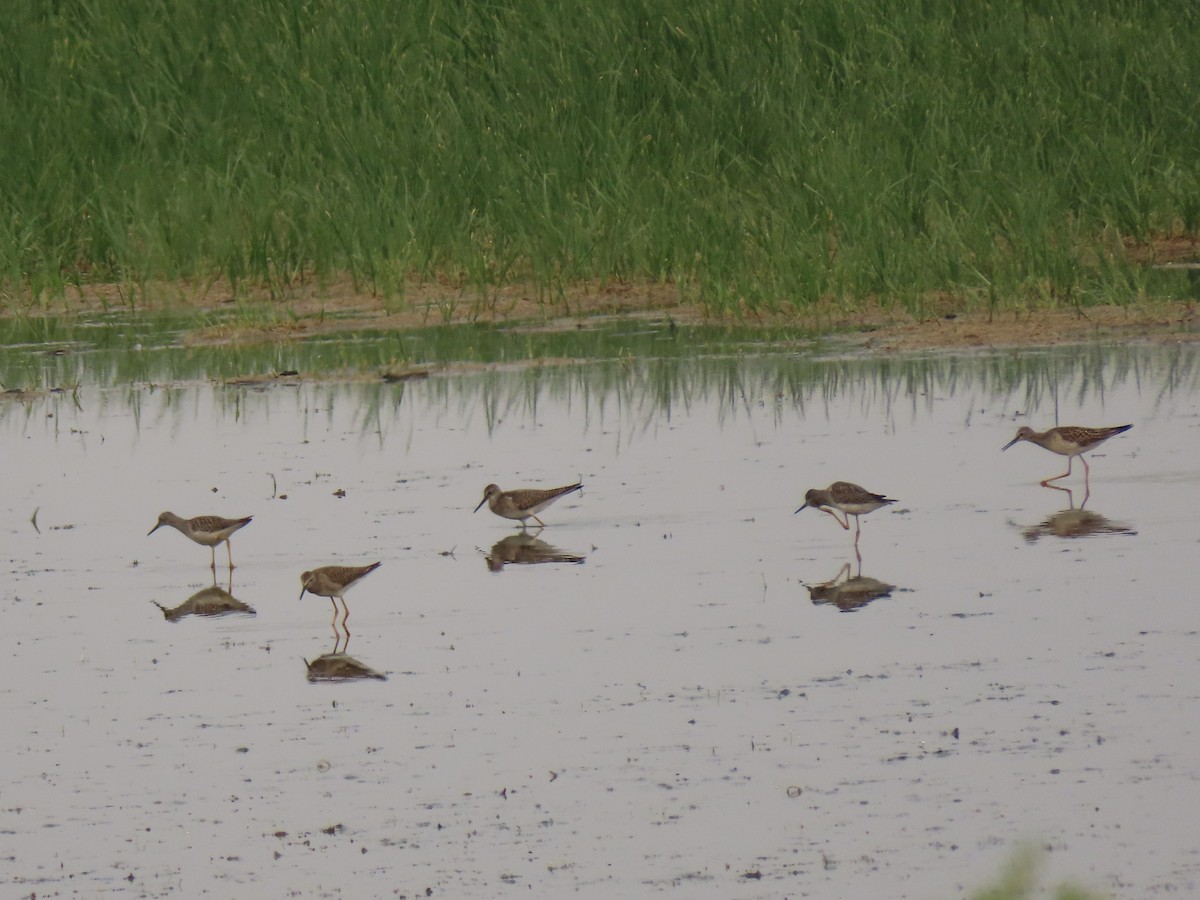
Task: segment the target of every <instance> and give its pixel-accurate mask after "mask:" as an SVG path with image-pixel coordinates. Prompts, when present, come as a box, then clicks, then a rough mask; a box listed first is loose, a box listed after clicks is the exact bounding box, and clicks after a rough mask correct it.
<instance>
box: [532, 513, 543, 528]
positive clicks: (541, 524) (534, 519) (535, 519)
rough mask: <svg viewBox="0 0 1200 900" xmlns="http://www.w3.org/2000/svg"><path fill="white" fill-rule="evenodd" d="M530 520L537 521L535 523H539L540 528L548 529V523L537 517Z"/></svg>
mask: <svg viewBox="0 0 1200 900" xmlns="http://www.w3.org/2000/svg"><path fill="white" fill-rule="evenodd" d="M529 518H531V519H533V521H535V522H537V523H538V528H545V527H546V523H545V522H543V521H542V520H541V519H539V518H538V517H537V516H530V517H529Z"/></svg>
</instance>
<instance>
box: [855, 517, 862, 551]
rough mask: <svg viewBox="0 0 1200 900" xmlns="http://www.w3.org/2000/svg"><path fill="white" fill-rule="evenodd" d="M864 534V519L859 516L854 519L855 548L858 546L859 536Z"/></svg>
mask: <svg viewBox="0 0 1200 900" xmlns="http://www.w3.org/2000/svg"><path fill="white" fill-rule="evenodd" d="M860 534H862V519H861V518H860V517H859V516H855V517H854V546H855V547H857V546H858V536H859V535H860Z"/></svg>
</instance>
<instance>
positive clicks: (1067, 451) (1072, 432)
mask: <svg viewBox="0 0 1200 900" xmlns="http://www.w3.org/2000/svg"><path fill="white" fill-rule="evenodd" d="M1132 427H1133V426H1132V425H1114V426H1112V427H1111V428H1081V427H1079V426H1078V425H1063V426H1061V427H1059V428H1051V429H1050V430H1049V431H1034V430H1033V429H1032V428H1030V427H1029V426H1028V425H1022V426H1021V427H1020V428H1019V429H1017V436H1016V437H1015V438H1013V439H1012V440H1011V441H1009V442H1008V443H1007V444H1005V445H1004V446H1003V447H1001V448H1000V449H1001V450H1007V449H1008V448H1009V447H1011V446H1012V445H1013V444H1015V443H1017V442H1018V441H1029V443H1031V444H1037V445H1038V446H1039V447H1045V448H1046V449H1047V450H1049V451H1050V452H1051V453H1057V454H1058V455H1059V456H1065V457H1066V458H1067V471H1065V472H1063V473H1062V474H1061V475H1055V476H1054V477H1053V478H1047V479H1045V480H1044V481H1042V482H1041V484H1042V486H1043V487H1047V486H1049V484H1050V482H1051V481H1058V480H1059V479H1060V478H1066V477H1067V476H1068V475H1070V474H1071V462H1072V460H1074V459H1075V457H1077V456H1078V457H1079V460H1080V462H1082V463H1083V480H1084V484H1087V481H1088V476H1089V475H1090V474H1091V473H1090V472H1089V471H1088V464H1087V460H1086V459H1084V458H1083V454H1084V453H1087V452H1088V451H1089V450H1095V449H1096V448H1097V447H1099V446H1100V445H1101V444H1103V443H1104V442H1105V441H1107V440H1108V439H1109V438H1110V437H1113V436H1114V435H1117V434H1122V433H1124V432H1126V431H1128V430H1129V429H1130V428H1132Z"/></svg>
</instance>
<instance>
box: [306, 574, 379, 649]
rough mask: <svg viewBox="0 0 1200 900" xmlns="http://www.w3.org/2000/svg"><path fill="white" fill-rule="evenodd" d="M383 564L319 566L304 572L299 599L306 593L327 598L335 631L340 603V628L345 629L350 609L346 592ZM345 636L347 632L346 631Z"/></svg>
mask: <svg viewBox="0 0 1200 900" xmlns="http://www.w3.org/2000/svg"><path fill="white" fill-rule="evenodd" d="M381 565H383V563H381V562H377V563H371V565H369V566H321V568H319V569H313V570H312V571H311V572H305V573H303V574H302V575H301V576H300V597H299V599H301V600H303V599H304V593H305V591H307V592H308V593H310V594H316V595H317V596H318V597H328V598H329V602H330V603H332V604H333V622H332V623H331V624H332V625H333V627H334V629H335V630H336V629H337V609H338V607H337V600H335V599H334V598H335V597H336V598H339V599H340V600H341V601H342V614H343V615H342V627H343V628H345V626H346V620H347V619H349V618H350V608H349V607H348V606H346V591H348V590H350V588H352V587H354V586H355V585H356V584H358V583H359V582H360V581H362V580H363V579H364V578H366V577H367V576H368V575H370V574H371V573H372V572H374V571H375V570H376V569H378V568H379V567H380V566H381ZM346 633H347V634H349V630H348V629H347V632H346Z"/></svg>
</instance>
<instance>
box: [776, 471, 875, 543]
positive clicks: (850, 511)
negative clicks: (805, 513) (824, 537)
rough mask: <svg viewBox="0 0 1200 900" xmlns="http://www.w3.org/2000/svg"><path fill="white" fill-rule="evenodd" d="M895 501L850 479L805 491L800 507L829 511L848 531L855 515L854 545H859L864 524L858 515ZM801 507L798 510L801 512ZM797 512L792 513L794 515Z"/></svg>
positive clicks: (863, 514)
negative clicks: (873, 492)
mask: <svg viewBox="0 0 1200 900" xmlns="http://www.w3.org/2000/svg"><path fill="white" fill-rule="evenodd" d="M895 502H896V501H895V500H889V499H888V498H887V497H885V496H883V494H872V493H871V492H870V491H868V490H867V489H866V488H863V487H859V486H858V485H857V484H851V483H850V482H849V481H835V482H834V483H833V484H831V485H830V486H829V487H827V488H825V489H824V490H821V489H820V488H813V489H812V490H810V491H808V492H807V493H805V495H804V505H803V506H801V507H800V509H808V508H809V507H812V508H813V509H819V510H821V512H826V513H829V515H831V516H833V520H834V521H835V522H837V523H838V524H839V525H841V526H842V528H843V529H845V530H846V531H849V530H850V517H851V516H854V546H856V547H857V546H858V536H859V534H860V533H861V532H862V524H861V523H860V522H859V519H858V517H859V516H865V515H866V514H867V513H872V512H875V510H877V509H879V508H880V507H883V506H887V505H888V504H889V503H895ZM800 509H798V510H796V512H800ZM835 509H836V510H839V511H840V512H841V513H842V518H840V519H839V518H838V516H837V513H836V512H834V510H835ZM795 514H796V513H792V515H795Z"/></svg>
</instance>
